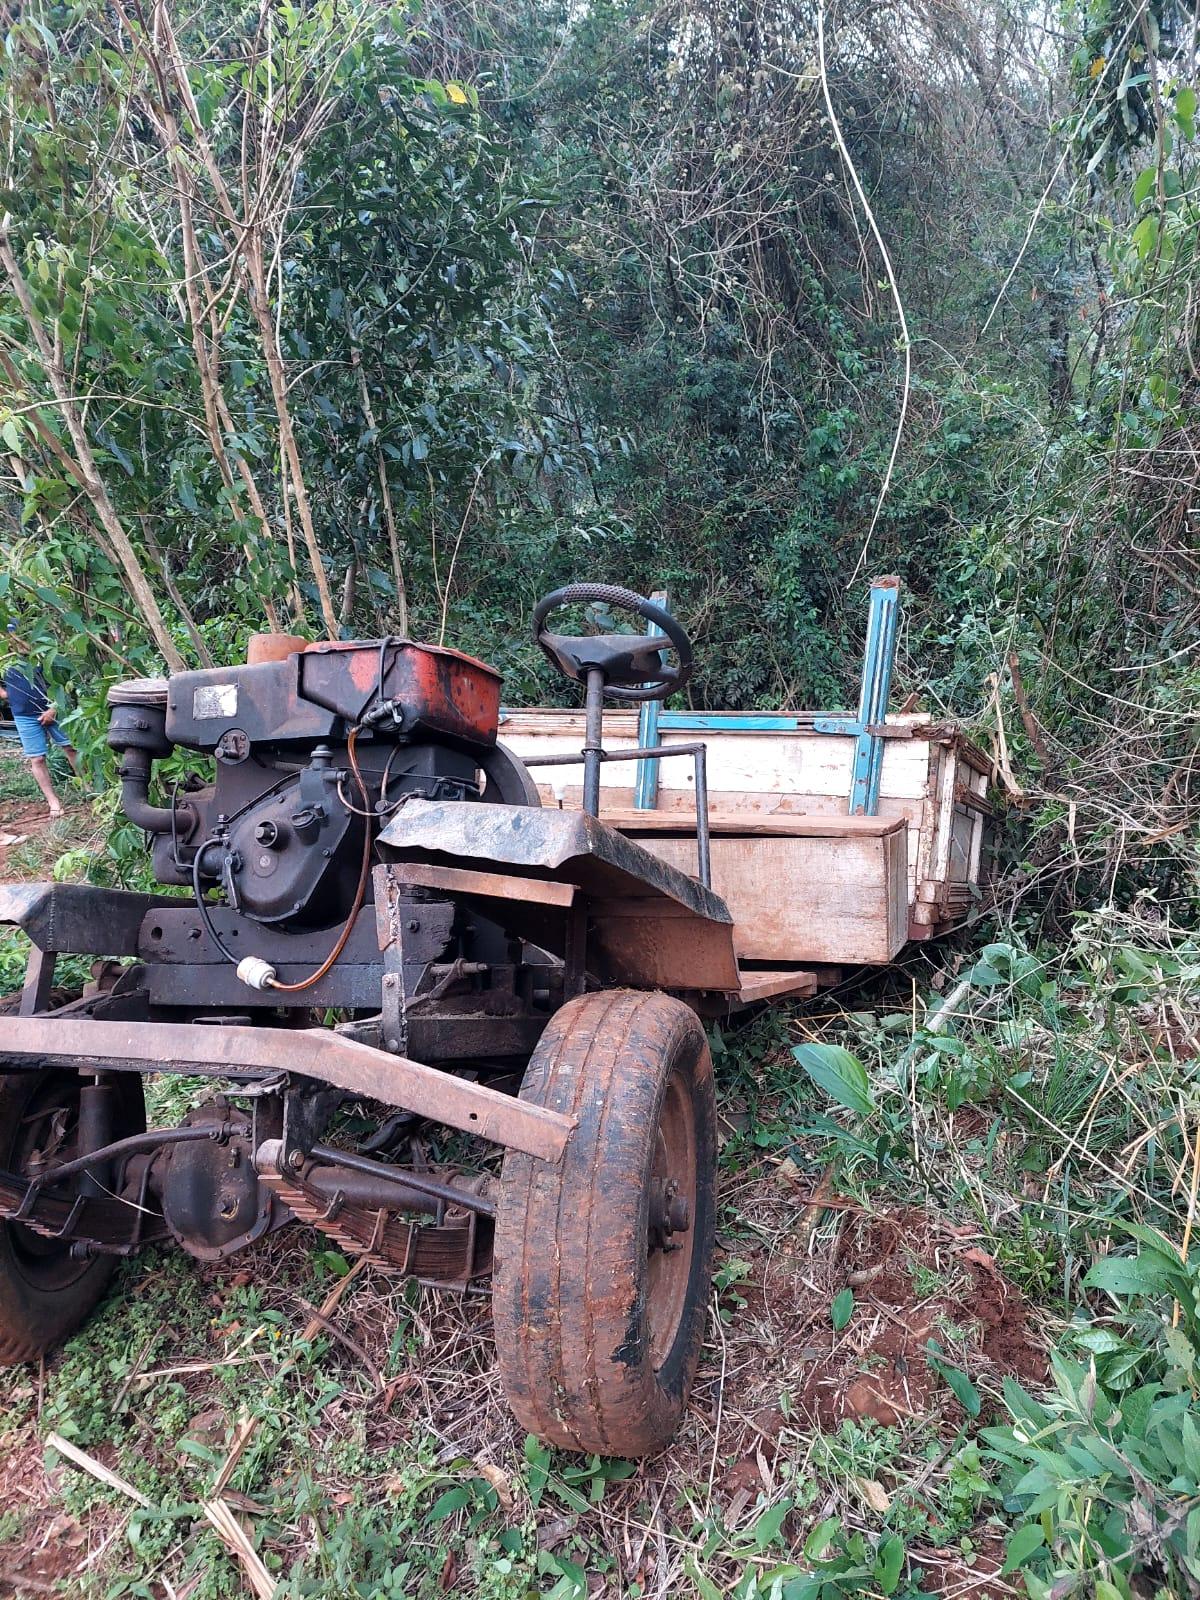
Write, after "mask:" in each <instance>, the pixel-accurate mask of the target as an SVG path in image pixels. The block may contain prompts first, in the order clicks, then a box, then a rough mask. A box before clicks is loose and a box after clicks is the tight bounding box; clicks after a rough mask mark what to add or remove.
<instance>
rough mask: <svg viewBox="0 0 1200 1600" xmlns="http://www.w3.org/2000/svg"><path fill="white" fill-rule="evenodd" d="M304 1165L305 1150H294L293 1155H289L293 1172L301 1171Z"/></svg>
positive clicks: (289, 1164)
mask: <svg viewBox="0 0 1200 1600" xmlns="http://www.w3.org/2000/svg"><path fill="white" fill-rule="evenodd" d="M303 1165H304V1151H303V1150H293V1151H292V1153H291V1155H290V1156H289V1157H288V1166H289V1167H291V1169H292V1171H293V1172H299V1171H300V1168H301V1167H302V1166H303Z"/></svg>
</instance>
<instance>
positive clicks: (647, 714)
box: [633, 589, 667, 811]
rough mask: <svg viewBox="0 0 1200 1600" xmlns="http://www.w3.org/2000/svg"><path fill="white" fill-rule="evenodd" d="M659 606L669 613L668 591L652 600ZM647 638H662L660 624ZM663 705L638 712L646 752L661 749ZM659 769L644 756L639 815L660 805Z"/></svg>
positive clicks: (650, 627) (647, 703)
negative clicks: (659, 735)
mask: <svg viewBox="0 0 1200 1600" xmlns="http://www.w3.org/2000/svg"><path fill="white" fill-rule="evenodd" d="M650 598H651V600H653V601H654V604H655V605H656V606H662V608H663V609H664V610H666V609H667V591H666V590H665V589H656V590H655V591H654V593H653V594H652V595H651V596H650ZM646 636H647V637H648V638H650V639H655V638H659V637H661V636H662V629H661V628H660V627H659V625H658V623H657V622H648V623H647V624H646ZM660 705H661V702H660V701H658V700H643V701H642V708H641V710H640V711H639V712H638V744H639V746H640V747H641V748H642V749H643V750H657V749H658V743H659V739H658V712H659V707H660ZM658 768H659V762H658V760H657V758H656V757H654V756H643V757H642V758H641V759H640V760H639V761H638V764H637V778H636V780H635V783H634V789H633V808H634V810H635V811H653V810H654V808H655V807H656V806H657V805H658Z"/></svg>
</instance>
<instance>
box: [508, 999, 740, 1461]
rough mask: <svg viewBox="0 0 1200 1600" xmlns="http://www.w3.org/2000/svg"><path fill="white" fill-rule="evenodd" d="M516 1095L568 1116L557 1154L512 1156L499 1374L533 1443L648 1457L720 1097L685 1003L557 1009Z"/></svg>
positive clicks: (676, 1368) (680, 1345) (665, 1390)
mask: <svg viewBox="0 0 1200 1600" xmlns="http://www.w3.org/2000/svg"><path fill="white" fill-rule="evenodd" d="M521 1098H522V1099H523V1100H530V1101H533V1102H534V1103H535V1104H537V1105H542V1106H547V1107H550V1108H551V1109H553V1110H555V1111H561V1112H565V1113H567V1114H568V1115H571V1116H574V1117H576V1118H577V1119H578V1126H577V1127H576V1130H575V1132H574V1133H573V1134H572V1136H571V1139H570V1141H569V1143H568V1145H567V1148H566V1150H565V1152H564V1154H563V1157H562V1160H561V1162H559V1163H557V1164H554V1163H550V1162H546V1161H539V1160H537V1159H535V1158H533V1157H531V1156H526V1155H522V1154H520V1153H519V1152H516V1151H510V1152H509V1153H508V1154H507V1155H506V1156H505V1158H504V1167H503V1171H502V1175H501V1183H500V1195H499V1203H498V1206H497V1214H496V1264H495V1272H494V1277H493V1296H492V1305H493V1314H494V1319H495V1325H496V1347H497V1353H498V1356H499V1363H500V1375H501V1379H502V1382H503V1385H504V1392H505V1395H506V1396H507V1399H508V1402H509V1404H510V1406H511V1407H512V1409H513V1411H514V1412H515V1413H516V1416H517V1418H518V1420H519V1421H520V1422H521V1423H522V1424H523V1425H524V1426H525V1427H526V1428H528V1429H529V1430H530V1431H531V1432H533V1433H535V1434H537V1435H538V1437H539V1438H541V1439H544V1440H546V1441H547V1442H549V1443H552V1444H557V1445H561V1446H564V1447H566V1448H567V1449H571V1450H586V1451H591V1452H595V1453H596V1454H599V1455H608V1456H612V1455H620V1456H645V1455H651V1454H653V1453H654V1452H655V1451H658V1450H661V1449H662V1448H663V1447H664V1446H665V1445H667V1444H668V1443H669V1442H670V1440H671V1438H672V1436H673V1434H674V1433H675V1430H676V1428H677V1427H678V1425H679V1421H680V1418H681V1416H682V1414H683V1410H684V1407H685V1406H686V1404H687V1399H688V1393H689V1390H690V1388H691V1384H692V1379H693V1377H694V1376H695V1372H696V1363H697V1361H698V1359H699V1355H700V1348H701V1345H702V1343H703V1339H704V1322H705V1314H706V1309H707V1304H708V1291H709V1273H710V1266H711V1260H712V1248H713V1235H714V1225H715V1204H714V1178H715V1168H716V1103H715V1100H714V1096H713V1075H712V1058H711V1056H710V1054H709V1049H708V1041H707V1040H706V1039H705V1036H704V1029H703V1028H702V1027H701V1025H700V1022H699V1021H698V1019H697V1018H696V1016H695V1014H694V1013H693V1012H692V1011H690V1010H689V1009H688V1007H687V1006H685V1005H684V1004H683V1003H682V1001H679V1000H673V999H671V998H670V997H669V996H667V995H663V994H652V993H643V992H641V991H638V990H630V989H616V990H607V991H604V992H601V993H597V994H588V995H581V996H580V997H579V998H578V999H575V1000H571V1001H569V1002H568V1003H567V1004H566V1005H564V1006H563V1007H562V1008H561V1009H560V1010H559V1011H558V1012H557V1013H556V1014H555V1016H554V1017H553V1019H552V1020H551V1022H550V1025H549V1027H548V1028H547V1029H546V1031H545V1033H544V1034H543V1035H542V1038H541V1041H540V1043H539V1044H538V1047H537V1049H536V1051H535V1052H534V1054H533V1056H532V1058H531V1060H530V1063H529V1067H528V1070H527V1071H526V1073H525V1078H524V1082H523V1084H522V1086H521Z"/></svg>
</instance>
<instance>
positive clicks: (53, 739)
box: [3, 622, 79, 817]
mask: <svg viewBox="0 0 1200 1600" xmlns="http://www.w3.org/2000/svg"><path fill="white" fill-rule="evenodd" d="M8 645H9V649H10V650H11V651H13V652H14V653H15V655H14V659H11V660H10V661H9V662H8V664H7V665H6V666H5V668H4V688H3V694H4V697H5V699H6V700H7V701H8V706H9V710H10V711H11V712H12V719H13V721H14V722H15V723H16V725H17V733H18V735H19V737H20V740H21V749H22V751H23V753H24V755H25V757H26V759H27V760H28V762H29V770H30V772H31V773H32V774H33V780H34V782H35V783H36V784H37V786H38V788H39V789H40V790H41V791H42V794H43V795H44V796H45V800H46V805H47V806H48V808H49V811H50V815H51V817H61V816H62V814H63V806H62V801H61V800H60V799H59V798H58V794H57V793H56V791H55V788H54V781H53V779H52V778H51V776H50V765H49V762H48V761H47V760H46V757H47V756H48V754H49V751H50V745H51V744H56V745H58V747H59V748H60V749H61V750H62V751H63V753H64V755H65V756H66V758H67V760H68V761H69V762H70V763H71V770H72V772H74V774H75V776H76V777H78V776H79V756H78V754H77V752H76V750H75V747H74V746H73V745H72V743H71V741H70V740H69V739H68V738H67V736H66V734H65V733H64V732H63V731H62V729H61V728H60V727H59V725H58V707H57V706H56V705H55V703H54V700H53V699H52V697H51V694H50V690H49V689H48V688H47V686H46V679H45V676H44V674H43V672H42V669H41V668H40V667H39V666H38V665H37V663H36V662H34V661H32V660H31V659H30V649H29V645H28V644H27V643H26V641H25V640H24V639H22V638H21V636H20V632H19V628H18V624H17V623H15V622H10V623H9V625H8Z"/></svg>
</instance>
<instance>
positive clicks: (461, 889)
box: [389, 861, 576, 906]
mask: <svg viewBox="0 0 1200 1600" xmlns="http://www.w3.org/2000/svg"><path fill="white" fill-rule="evenodd" d="M389 871H390V875H391V877H392V878H393V879H394V880H395V881H396V882H397V883H400V884H405V885H412V886H413V887H414V888H418V889H444V890H446V892H447V893H448V894H462V895H475V896H482V897H483V898H484V899H488V900H527V901H529V902H530V903H531V904H533V905H539V906H569V905H570V904H571V903H572V902H573V900H574V899H575V893H576V891H575V885H574V884H572V883H549V882H546V881H545V880H543V879H541V878H518V877H515V876H513V875H512V874H511V873H507V872H474V871H472V870H471V869H470V868H468V867H437V866H430V865H428V864H426V863H425V862H421V861H399V862H396V863H394V864H393V865H392V866H391V867H390V869H389Z"/></svg>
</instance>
